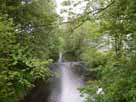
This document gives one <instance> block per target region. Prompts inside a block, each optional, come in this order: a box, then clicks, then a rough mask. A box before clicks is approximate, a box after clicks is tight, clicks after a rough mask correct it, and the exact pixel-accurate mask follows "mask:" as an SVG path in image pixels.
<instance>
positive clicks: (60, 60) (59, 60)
mask: <svg viewBox="0 0 136 102" xmlns="http://www.w3.org/2000/svg"><path fill="white" fill-rule="evenodd" d="M62 57H63V54H62V52H59V59H58V63H62Z"/></svg>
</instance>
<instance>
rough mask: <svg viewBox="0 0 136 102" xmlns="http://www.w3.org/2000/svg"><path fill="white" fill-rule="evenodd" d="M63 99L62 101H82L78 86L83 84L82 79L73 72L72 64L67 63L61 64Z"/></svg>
mask: <svg viewBox="0 0 136 102" xmlns="http://www.w3.org/2000/svg"><path fill="white" fill-rule="evenodd" d="M61 71H62V77H61V88H62V91H61V97H60V98H61V100H60V102H82V98H81V97H80V92H79V91H78V88H79V87H80V86H81V85H82V80H81V79H80V78H78V76H77V75H76V74H75V73H73V72H72V69H71V64H70V63H65V64H64V65H62V66H61Z"/></svg>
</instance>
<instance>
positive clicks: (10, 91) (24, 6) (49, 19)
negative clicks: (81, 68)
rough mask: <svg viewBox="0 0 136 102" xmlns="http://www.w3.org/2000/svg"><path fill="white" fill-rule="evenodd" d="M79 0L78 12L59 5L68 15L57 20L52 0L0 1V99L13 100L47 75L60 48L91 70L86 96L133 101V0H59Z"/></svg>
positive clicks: (135, 3) (135, 51) (135, 40)
mask: <svg viewBox="0 0 136 102" xmlns="http://www.w3.org/2000/svg"><path fill="white" fill-rule="evenodd" d="M83 2H86V6H85V7H84V9H82V13H81V14H76V13H75V12H73V11H72V8H70V9H68V11H67V10H62V13H63V12H64V13H68V15H69V17H68V21H67V22H62V21H63V20H62V18H61V17H59V16H58V15H57V14H56V11H55V3H54V1H52V0H1V1H0V102H17V101H19V99H21V98H23V95H24V94H25V93H26V92H27V91H28V90H29V89H31V88H32V87H34V81H36V80H38V79H43V80H47V79H48V78H49V77H50V76H51V72H50V70H49V69H48V65H49V64H50V63H51V62H52V61H56V60H57V58H58V54H59V52H62V53H63V54H64V57H65V59H66V60H73V59H74V60H80V61H83V62H84V63H85V64H86V70H87V72H88V73H95V74H96V76H95V77H96V78H95V79H94V80H91V78H87V79H88V80H87V81H86V83H85V85H84V87H82V88H81V89H80V91H81V93H82V94H87V98H86V102H90V101H91V102H93V101H94V100H95V102H108V101H109V102H135V101H136V1H135V0H97V1H94V0H83V1H81V2H78V1H75V2H70V1H68V0H66V1H64V2H63V3H62V5H64V6H68V5H73V6H74V7H76V6H78V5H80V4H82V3H83ZM98 89H102V91H101V92H98ZM92 97H93V98H92Z"/></svg>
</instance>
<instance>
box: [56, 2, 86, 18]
mask: <svg viewBox="0 0 136 102" xmlns="http://www.w3.org/2000/svg"><path fill="white" fill-rule="evenodd" d="M55 1H56V5H57V8H56V11H57V13H58V14H59V15H60V16H61V17H63V18H64V20H67V18H68V14H67V13H63V14H62V13H61V9H68V8H70V7H71V8H72V10H73V12H74V13H76V14H80V13H82V11H83V7H85V5H86V3H85V2H83V3H81V4H80V5H78V6H76V7H74V6H73V5H71V6H67V7H64V6H62V5H61V3H62V2H63V1H64V0H55ZM72 1H74V2H77V1H82V0H72Z"/></svg>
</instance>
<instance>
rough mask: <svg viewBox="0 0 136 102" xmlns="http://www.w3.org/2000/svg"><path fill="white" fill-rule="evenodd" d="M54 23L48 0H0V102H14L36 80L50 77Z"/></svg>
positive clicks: (54, 16)
mask: <svg viewBox="0 0 136 102" xmlns="http://www.w3.org/2000/svg"><path fill="white" fill-rule="evenodd" d="M56 20H57V18H56V13H55V12H54V4H53V2H52V1H49V2H48V1H46V0H30V1H25V0H14V1H13V0H6V1H5V0H2V1H0V102H17V101H18V100H19V99H20V98H23V96H24V93H23V92H27V91H28V90H29V89H30V88H32V87H34V82H35V81H36V80H38V79H42V80H47V79H48V78H49V77H50V75H51V73H50V70H49V69H48V65H49V64H50V63H51V60H50V59H53V60H54V59H55V58H54V54H56V51H54V50H56V49H57V48H58V47H57V43H58V40H56V35H54V33H52V32H51V31H52V30H54V27H55V26H56V24H55V21H56ZM53 23H54V24H53ZM53 45H54V46H53ZM51 50H53V51H51ZM57 51H58V50H57ZM52 56H53V57H52Z"/></svg>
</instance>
